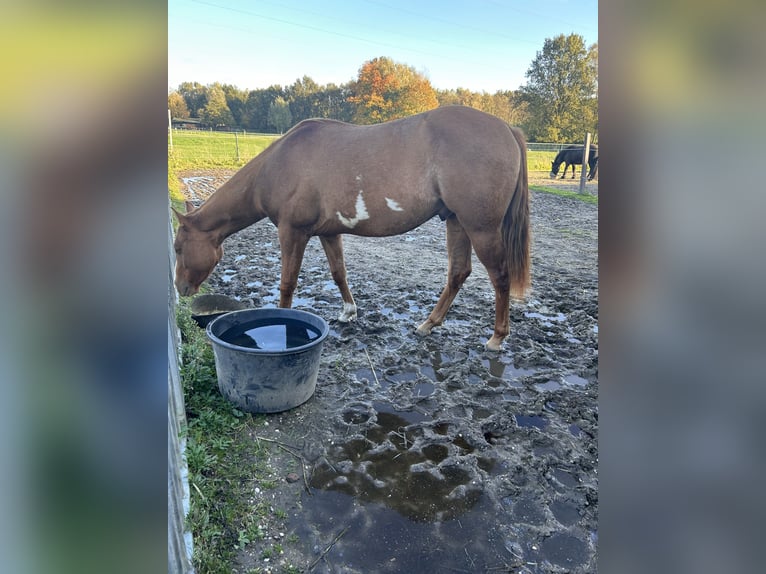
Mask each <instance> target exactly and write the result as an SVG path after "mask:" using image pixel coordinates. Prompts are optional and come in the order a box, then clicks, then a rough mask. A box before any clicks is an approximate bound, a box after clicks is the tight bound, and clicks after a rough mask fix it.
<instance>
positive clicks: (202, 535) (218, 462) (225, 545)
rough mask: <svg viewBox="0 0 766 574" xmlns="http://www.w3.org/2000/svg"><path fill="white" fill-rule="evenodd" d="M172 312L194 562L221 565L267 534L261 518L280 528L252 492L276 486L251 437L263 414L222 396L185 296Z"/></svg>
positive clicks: (278, 518)
mask: <svg viewBox="0 0 766 574" xmlns="http://www.w3.org/2000/svg"><path fill="white" fill-rule="evenodd" d="M176 318H177V323H178V326H179V328H180V330H181V333H182V341H183V343H182V356H183V365H182V367H181V380H182V384H183V389H184V401H185V406H186V417H187V428H186V431H185V432H186V458H187V464H188V467H189V490H190V496H191V504H190V509H189V514H188V516H187V522H188V526H189V527H190V529H191V531H192V536H193V540H194V565H195V568H196V570H197V572H200V573H228V572H231V571H232V567H231V565H232V561H233V559H234V557H235V555H236V553H237V552H239V551H242V550H244V549H246V548H248V547H249V546H250V545H251V544H253V543H255V542H260V541H264V540H265V539H266V538H267V536H268V532H265V531H264V525H267V529H273V528H275V527H276V528H279V529H280V530H281V531H284V530H285V529H286V524H285V522H286V520H287V513H286V512H284V511H283V510H281V509H279V508H274V507H272V505H271V504H269V503H268V502H266V500H265V499H262V500H257V499H256V500H254V492H255V488H256V487H259V488H260V489H261V490H262V491H263V490H267V489H269V488H274V487H275V486H276V482H275V481H274V476H273V473H272V470H271V467H270V466H269V457H270V450H269V447H268V445H267V444H266V443H265V442H263V441H254V440H252V438H251V437H250V431H251V430H252V429H254V428H257V427H259V426H260V425H261V424H263V421H264V420H265V417H263V416H255V417H254V416H253V415H251V414H247V413H243V412H241V411H239V410H237V409H236V408H235V407H234V406H233V405H232V404H231V403H229V402H228V401H226V400H225V399H224V398H223V397H222V396H221V393H220V392H219V390H218V383H217V379H216V371H215V359H214V357H213V351H212V347H211V346H210V344H209V343H208V342H207V338H206V336H205V334H204V331H203V330H202V329H200V328H198V327H197V325H196V323H194V321H193V319H192V318H191V311H190V309H189V307H188V303H187V302H186V301H181V302H180V303H179V306H178V308H177V315H176ZM275 525H276V526H275ZM281 550H282V548H281V547H280V546H279V545H278V544H275V545H272V546H271V547H269V546H266V548H265V549H264V550H262V552H269V553H274V554H275V555H279V554H281ZM286 568H288V569H289V568H292V566H289V565H288V566H286Z"/></svg>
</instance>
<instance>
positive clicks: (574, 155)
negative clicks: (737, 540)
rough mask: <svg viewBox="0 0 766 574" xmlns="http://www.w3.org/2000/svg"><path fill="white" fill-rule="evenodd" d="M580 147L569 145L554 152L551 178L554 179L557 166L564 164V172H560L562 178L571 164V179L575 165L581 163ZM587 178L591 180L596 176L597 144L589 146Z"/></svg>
mask: <svg viewBox="0 0 766 574" xmlns="http://www.w3.org/2000/svg"><path fill="white" fill-rule="evenodd" d="M582 148H583V146H581V145H580V146H577V145H570V146H568V147H565V148H564V149H562V150H561V151H560V152H559V153H558V154H556V159H554V160H553V163H552V164H551V179H556V176H557V175H558V173H559V166H561V164H562V163H563V164H564V173H562V174H561V179H564V177H566V174H567V169H569V166H570V165H571V166H572V179H574V177H575V165H582ZM588 167H589V168H590V171H589V172H588V179H589V180H591V179H593V178H594V177H596V174H597V173H598V146H596V145H591V146H590V155H589V156H588Z"/></svg>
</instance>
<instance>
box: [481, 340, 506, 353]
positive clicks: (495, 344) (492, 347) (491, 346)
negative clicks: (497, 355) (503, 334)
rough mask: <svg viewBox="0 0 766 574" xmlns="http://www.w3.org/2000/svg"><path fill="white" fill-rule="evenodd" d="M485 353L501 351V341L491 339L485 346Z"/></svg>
mask: <svg viewBox="0 0 766 574" xmlns="http://www.w3.org/2000/svg"><path fill="white" fill-rule="evenodd" d="M485 347H486V349H487V351H501V350H502V349H503V340H502V339H496V338H495V337H492V338H491V339H490V340H489V341H487V343H486V345H485Z"/></svg>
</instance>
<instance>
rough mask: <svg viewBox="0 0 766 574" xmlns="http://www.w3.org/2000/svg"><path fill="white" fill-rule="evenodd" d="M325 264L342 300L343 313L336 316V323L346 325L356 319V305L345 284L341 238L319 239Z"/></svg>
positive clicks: (344, 265)
mask: <svg viewBox="0 0 766 574" xmlns="http://www.w3.org/2000/svg"><path fill="white" fill-rule="evenodd" d="M319 241H320V242H321V243H322V247H323V248H324V252H325V255H327V262H328V263H329V264H330V273H331V274H332V278H333V280H334V281H335V284H336V285H337V286H338V289H340V296H341V298H342V299H343V311H341V314H340V315H338V321H340V322H341V323H348V322H349V321H353V320H354V319H356V303H354V297H353V296H352V295H351V290H350V289H349V288H348V283H347V282H346V263H345V261H344V259H343V236H341V235H333V236H330V237H320V238H319Z"/></svg>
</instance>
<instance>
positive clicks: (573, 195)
mask: <svg viewBox="0 0 766 574" xmlns="http://www.w3.org/2000/svg"><path fill="white" fill-rule="evenodd" d="M529 189H531V190H532V191H542V192H543V193H552V194H553V195H559V196H561V197H568V198H570V199H577V200H579V201H584V202H585V203H593V204H595V205H598V196H597V195H591V194H589V193H582V194H581V193H577V192H575V191H564V190H561V189H556V188H555V187H546V186H544V185H530V186H529Z"/></svg>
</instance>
